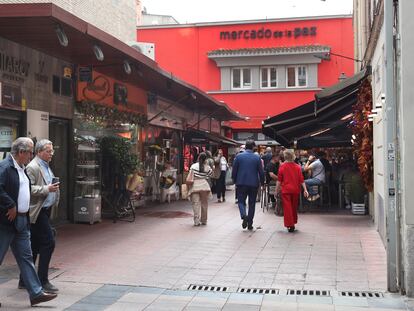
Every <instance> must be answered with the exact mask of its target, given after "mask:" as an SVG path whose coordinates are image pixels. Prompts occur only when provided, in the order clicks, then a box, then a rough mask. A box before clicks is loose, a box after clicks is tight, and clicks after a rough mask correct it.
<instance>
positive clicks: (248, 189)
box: [232, 140, 264, 230]
mask: <svg viewBox="0 0 414 311" xmlns="http://www.w3.org/2000/svg"><path fill="white" fill-rule="evenodd" d="M254 146H255V143H254V141H253V140H248V141H247V142H246V150H245V151H244V152H242V153H239V154H238V155H237V156H236V158H235V159H234V163H233V171H232V178H233V181H234V183H235V184H236V187H237V201H238V205H239V210H240V217H241V219H242V220H243V222H242V227H243V229H245V228H246V227H247V228H248V229H249V230H253V218H254V212H255V205H256V196H257V190H258V187H259V186H260V185H263V184H264V172H263V165H262V161H261V159H260V156H258V155H257V154H254V153H253V148H254ZM246 198H248V204H249V212H248V215H246Z"/></svg>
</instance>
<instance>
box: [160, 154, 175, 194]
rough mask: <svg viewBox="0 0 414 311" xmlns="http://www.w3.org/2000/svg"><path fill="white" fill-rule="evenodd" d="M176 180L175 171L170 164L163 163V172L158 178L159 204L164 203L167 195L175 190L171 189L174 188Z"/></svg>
mask: <svg viewBox="0 0 414 311" xmlns="http://www.w3.org/2000/svg"><path fill="white" fill-rule="evenodd" d="M176 178H177V170H176V169H174V168H173V167H172V165H171V163H170V162H165V168H164V171H163V172H162V174H161V178H160V188H161V202H164V201H165V199H166V196H167V194H168V193H170V194H171V193H174V192H175V191H176V189H174V188H171V187H176V185H175V181H176Z"/></svg>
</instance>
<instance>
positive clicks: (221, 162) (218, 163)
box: [214, 149, 229, 203]
mask: <svg viewBox="0 0 414 311" xmlns="http://www.w3.org/2000/svg"><path fill="white" fill-rule="evenodd" d="M214 164H215V170H216V173H215V175H216V176H217V183H216V192H217V202H218V203H221V202H225V201H226V172H227V168H228V167H229V165H228V164H227V160H226V158H225V157H224V155H223V150H222V149H218V150H217V153H216V156H215V157H214ZM218 172H220V173H218Z"/></svg>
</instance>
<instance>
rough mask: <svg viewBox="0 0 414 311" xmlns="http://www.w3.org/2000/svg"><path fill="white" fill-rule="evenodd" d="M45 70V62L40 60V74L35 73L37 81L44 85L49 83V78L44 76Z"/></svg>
mask: <svg viewBox="0 0 414 311" xmlns="http://www.w3.org/2000/svg"><path fill="white" fill-rule="evenodd" d="M44 70H45V62H44V61H42V60H40V61H39V72H36V73H35V80H36V81H39V82H43V83H48V82H49V77H48V76H47V75H45V74H44Z"/></svg>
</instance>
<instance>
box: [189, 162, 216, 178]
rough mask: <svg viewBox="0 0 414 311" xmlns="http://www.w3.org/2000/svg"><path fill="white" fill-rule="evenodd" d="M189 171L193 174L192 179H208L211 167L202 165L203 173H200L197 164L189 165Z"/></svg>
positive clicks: (211, 171)
mask: <svg viewBox="0 0 414 311" xmlns="http://www.w3.org/2000/svg"><path fill="white" fill-rule="evenodd" d="M190 170H192V171H193V172H194V178H197V179H208V178H210V176H211V175H212V174H213V170H212V169H211V167H210V166H208V165H206V164H204V172H200V170H199V163H198V162H197V163H194V164H193V165H191V167H190Z"/></svg>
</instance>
